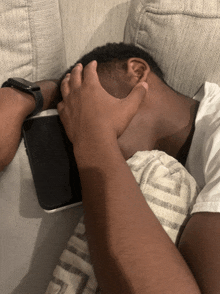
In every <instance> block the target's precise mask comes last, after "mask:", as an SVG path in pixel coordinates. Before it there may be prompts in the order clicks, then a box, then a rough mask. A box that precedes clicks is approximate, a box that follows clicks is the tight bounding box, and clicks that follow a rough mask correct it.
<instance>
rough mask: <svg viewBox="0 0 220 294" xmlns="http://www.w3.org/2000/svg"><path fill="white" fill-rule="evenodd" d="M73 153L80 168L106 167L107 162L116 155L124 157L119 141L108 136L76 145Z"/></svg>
mask: <svg viewBox="0 0 220 294" xmlns="http://www.w3.org/2000/svg"><path fill="white" fill-rule="evenodd" d="M73 152H74V156H75V159H76V162H77V165H78V167H91V166H100V165H102V164H104V165H105V161H106V160H109V158H111V157H115V156H116V154H118V155H119V154H120V155H121V156H122V153H121V150H120V148H119V145H118V142H117V139H116V138H114V137H109V136H107V135H106V134H104V135H103V136H102V135H101V134H99V136H97V137H93V138H91V139H86V138H84V139H83V140H81V141H80V142H76V143H74V144H73Z"/></svg>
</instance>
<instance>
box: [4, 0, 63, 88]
mask: <svg viewBox="0 0 220 294" xmlns="http://www.w3.org/2000/svg"><path fill="white" fill-rule="evenodd" d="M0 14H1V17H0V40H1V42H0V83H1V84H2V82H3V81H4V80H6V79H7V78H9V77H12V76H18V77H23V78H26V79H28V80H31V81H36V80H41V79H44V78H57V77H59V76H60V75H61V73H62V72H63V71H64V70H65V68H66V60H65V48H64V43H63V37H62V27H61V20H60V14H59V5H58V1H54V0H47V1H44V0H38V1H34V0H30V1H28V3H27V1H26V0H16V1H1V2H0Z"/></svg>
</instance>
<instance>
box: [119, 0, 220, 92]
mask: <svg viewBox="0 0 220 294" xmlns="http://www.w3.org/2000/svg"><path fill="white" fill-rule="evenodd" d="M219 32H220V5H219V1H218V0H204V1H201V0H182V1H173V0H132V1H131V6H130V12H129V16H128V20H127V24H126V30H125V42H126V43H130V42H131V43H134V44H135V45H137V46H139V47H141V48H143V49H145V50H146V51H147V52H148V53H149V54H151V55H152V57H153V58H154V59H155V61H156V62H157V63H158V65H159V66H160V67H161V69H162V71H163V72H164V74H165V80H166V82H167V83H168V84H169V85H170V86H171V87H173V88H174V89H175V90H176V91H178V92H180V93H182V94H185V95H188V96H190V97H193V96H194V95H195V93H196V92H197V91H198V89H199V88H200V87H201V85H202V84H203V83H204V82H205V81H209V82H214V83H217V84H219V85H220V50H219V48H220V37H219Z"/></svg>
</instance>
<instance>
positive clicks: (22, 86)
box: [2, 78, 44, 119]
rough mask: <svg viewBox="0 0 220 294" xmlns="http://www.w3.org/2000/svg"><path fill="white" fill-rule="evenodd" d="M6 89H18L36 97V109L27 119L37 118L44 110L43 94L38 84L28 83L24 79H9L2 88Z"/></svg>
mask: <svg viewBox="0 0 220 294" xmlns="http://www.w3.org/2000/svg"><path fill="white" fill-rule="evenodd" d="M4 87H11V88H15V89H18V90H20V91H22V92H25V93H28V94H30V95H32V96H34V99H35V103H36V107H35V109H34V110H33V111H32V113H31V114H29V115H28V116H27V118H26V119H28V118H30V117H32V116H35V115H36V114H37V113H38V112H40V111H41V110H42V108H43V104H44V98H43V95H42V93H41V90H40V87H39V86H38V85H37V84H35V83H31V82H28V81H26V80H24V79H20V78H9V79H8V80H7V81H5V82H4V83H3V84H2V88H4Z"/></svg>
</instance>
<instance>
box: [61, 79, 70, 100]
mask: <svg viewBox="0 0 220 294" xmlns="http://www.w3.org/2000/svg"><path fill="white" fill-rule="evenodd" d="M69 79H70V74H67V75H66V76H65V78H64V79H63V81H62V83H61V93H62V97H63V99H65V98H66V97H67V96H68V95H69V93H70V86H69Z"/></svg>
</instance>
